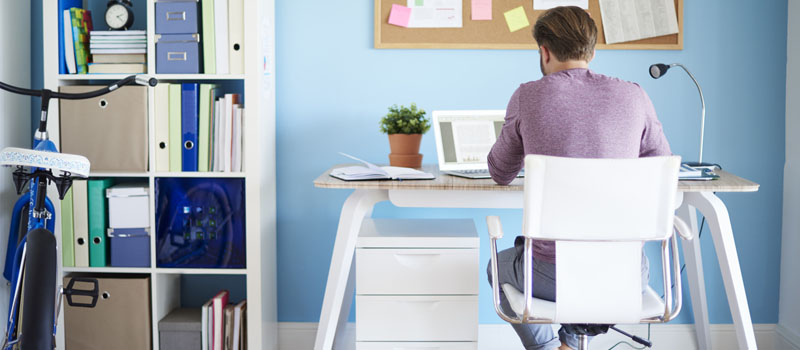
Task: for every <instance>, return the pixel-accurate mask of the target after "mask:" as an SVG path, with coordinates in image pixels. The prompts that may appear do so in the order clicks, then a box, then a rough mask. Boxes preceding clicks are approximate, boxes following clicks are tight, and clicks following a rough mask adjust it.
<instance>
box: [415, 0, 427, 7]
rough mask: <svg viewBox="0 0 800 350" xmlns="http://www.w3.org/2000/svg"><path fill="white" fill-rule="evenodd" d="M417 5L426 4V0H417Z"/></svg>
mask: <svg viewBox="0 0 800 350" xmlns="http://www.w3.org/2000/svg"><path fill="white" fill-rule="evenodd" d="M416 5H417V6H425V0H417V2H416Z"/></svg>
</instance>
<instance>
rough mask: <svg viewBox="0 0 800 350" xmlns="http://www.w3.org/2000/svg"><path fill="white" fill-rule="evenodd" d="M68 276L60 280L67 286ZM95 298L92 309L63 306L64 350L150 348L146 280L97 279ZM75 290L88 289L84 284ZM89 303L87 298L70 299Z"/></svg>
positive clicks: (76, 297)
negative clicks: (96, 294)
mask: <svg viewBox="0 0 800 350" xmlns="http://www.w3.org/2000/svg"><path fill="white" fill-rule="evenodd" d="M71 279H72V278H71V276H67V277H64V285H65V286H67V285H69V282H70V280H71ZM97 282H98V287H99V294H100V295H99V297H98V298H97V305H96V306H95V307H93V308H85V307H77V306H70V305H69V304H68V303H67V302H66V301H65V303H64V337H65V341H66V350H108V349H114V350H142V349H150V348H152V341H151V339H152V337H151V334H150V333H151V331H152V326H151V325H152V323H151V320H152V319H151V316H150V277H147V276H145V277H125V278H105V277H98V278H97ZM75 287H76V288H78V289H82V290H90V289H91V285H90V284H87V283H82V282H79V283H76V284H75ZM73 299H74V301H75V302H78V303H89V302H91V300H89V298H88V297H82V296H74V297H73Z"/></svg>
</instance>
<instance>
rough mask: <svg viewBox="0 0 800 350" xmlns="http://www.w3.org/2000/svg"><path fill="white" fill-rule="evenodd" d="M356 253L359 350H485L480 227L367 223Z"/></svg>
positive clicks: (456, 222)
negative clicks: (481, 338) (482, 345)
mask: <svg viewBox="0 0 800 350" xmlns="http://www.w3.org/2000/svg"><path fill="white" fill-rule="evenodd" d="M356 248H357V249H356V259H355V264H356V276H355V278H356V341H357V343H356V344H357V346H356V348H357V350H390V349H391V350H423V349H424V350H461V349H464V350H466V349H470V350H474V349H477V341H478V289H479V276H480V255H479V253H480V251H479V241H478V234H477V232H476V230H475V225H474V223H473V222H472V220H465V219H367V220H364V222H363V224H362V225H361V230H360V232H359V238H358V242H357V243H356Z"/></svg>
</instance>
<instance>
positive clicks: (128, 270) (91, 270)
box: [62, 267, 153, 274]
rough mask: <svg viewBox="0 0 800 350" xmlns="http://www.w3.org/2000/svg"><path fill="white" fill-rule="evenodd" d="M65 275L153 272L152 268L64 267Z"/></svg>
mask: <svg viewBox="0 0 800 350" xmlns="http://www.w3.org/2000/svg"><path fill="white" fill-rule="evenodd" d="M62 271H63V272H64V273H72V272H79V273H137V274H142V273H150V272H152V271H153V269H152V268H150V267H64V268H63V270H62Z"/></svg>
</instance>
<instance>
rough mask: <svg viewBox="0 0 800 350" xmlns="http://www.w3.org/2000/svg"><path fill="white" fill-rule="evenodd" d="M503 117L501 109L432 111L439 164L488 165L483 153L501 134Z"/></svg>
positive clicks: (452, 167)
mask: <svg viewBox="0 0 800 350" xmlns="http://www.w3.org/2000/svg"><path fill="white" fill-rule="evenodd" d="M504 117H505V111H504V110H496V111H434V112H433V122H434V130H435V133H436V150H437V152H438V157H439V168H440V169H441V170H466V169H485V168H487V164H486V157H487V156H488V154H489V151H490V150H491V149H492V146H493V145H494V142H495V141H496V140H497V137H498V136H499V135H500V130H501V129H502V127H503V121H504Z"/></svg>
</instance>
